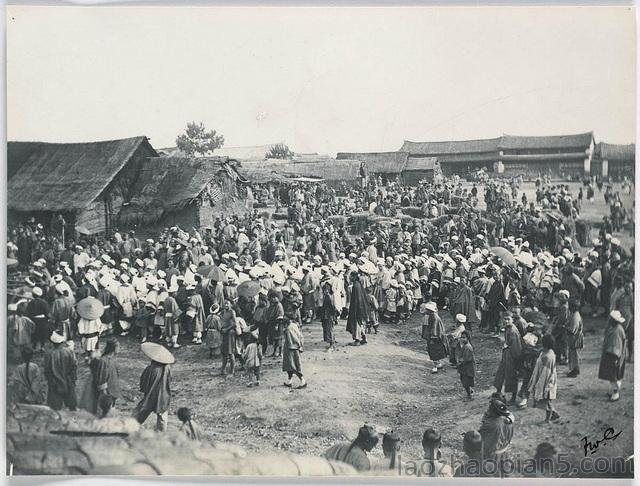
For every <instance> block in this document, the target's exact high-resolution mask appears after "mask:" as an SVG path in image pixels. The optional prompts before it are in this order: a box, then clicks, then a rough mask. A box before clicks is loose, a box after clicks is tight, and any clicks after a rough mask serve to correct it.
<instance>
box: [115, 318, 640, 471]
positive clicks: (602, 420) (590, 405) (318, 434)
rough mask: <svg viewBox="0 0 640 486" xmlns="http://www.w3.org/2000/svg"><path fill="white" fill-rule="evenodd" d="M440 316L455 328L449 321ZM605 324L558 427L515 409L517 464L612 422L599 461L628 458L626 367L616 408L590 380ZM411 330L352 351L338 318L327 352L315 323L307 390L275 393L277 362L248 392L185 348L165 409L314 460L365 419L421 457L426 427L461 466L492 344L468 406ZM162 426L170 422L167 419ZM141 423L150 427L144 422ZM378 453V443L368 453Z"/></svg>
mask: <svg viewBox="0 0 640 486" xmlns="http://www.w3.org/2000/svg"><path fill="white" fill-rule="evenodd" d="M441 314H442V315H443V317H444V318H445V322H446V325H447V326H448V327H450V326H452V320H451V318H450V317H449V315H448V314H446V313H445V312H442V313H441ZM603 325H604V322H603V321H602V320H597V321H593V320H589V319H587V323H586V328H587V334H586V337H585V349H584V350H583V352H582V374H581V375H580V376H579V377H578V378H576V379H570V378H566V377H565V376H564V374H565V372H566V367H564V366H561V367H559V373H558V374H559V391H558V396H559V399H558V400H557V401H556V408H557V409H558V411H559V413H560V414H561V416H562V418H561V420H560V421H559V422H557V423H556V424H552V425H547V426H545V425H542V424H541V422H542V419H543V418H544V412H543V411H542V410H538V409H535V408H528V409H526V410H522V411H520V410H516V411H515V414H516V421H517V422H516V432H515V434H514V439H513V443H512V451H513V452H514V453H520V454H521V455H522V458H523V459H528V458H530V457H531V456H532V455H533V452H534V450H535V447H536V445H537V444H538V443H540V442H542V441H549V442H551V443H553V444H554V445H556V447H557V448H558V449H559V450H560V451H561V452H566V453H568V454H570V455H575V456H576V457H580V456H583V452H582V444H581V438H582V437H583V436H587V437H589V438H590V439H591V440H592V442H595V440H597V439H599V438H601V437H602V434H603V431H604V430H605V429H606V428H607V427H609V426H610V427H613V428H614V429H615V431H616V432H618V431H622V434H621V435H620V436H619V437H618V439H617V440H616V441H615V442H610V443H608V444H607V445H606V446H602V447H601V448H600V450H599V451H598V453H597V457H600V456H603V457H604V456H624V457H626V456H629V455H630V454H632V453H633V446H632V444H633V442H632V440H633V439H632V438H633V430H632V427H633V389H632V383H633V365H629V366H628V368H627V376H626V377H625V379H624V384H623V393H622V395H621V400H620V401H619V402H617V403H613V404H611V403H609V402H608V401H607V397H606V391H607V386H606V385H607V384H606V383H605V382H603V381H601V380H598V379H597V368H598V360H599V356H600V346H601V342H602V326H603ZM419 326H420V321H419V317H418V316H417V315H416V317H414V318H412V319H411V320H409V321H408V322H406V323H404V324H400V325H386V326H384V325H383V326H381V331H380V334H378V335H372V336H371V337H370V344H368V345H366V346H359V347H352V346H348V345H347V343H348V342H349V341H350V336H349V335H348V334H347V333H346V331H344V329H343V323H342V321H341V323H340V326H339V328H338V332H337V335H338V340H339V346H338V349H337V351H335V352H333V353H327V352H325V345H324V343H323V342H322V330H321V326H320V324H319V323H318V322H314V323H312V324H311V325H308V326H305V327H304V328H303V333H304V336H305V352H304V353H303V354H302V365H303V370H304V373H305V377H306V378H307V380H308V382H309V386H308V387H307V388H306V389H304V390H290V389H289V388H286V387H284V386H283V381H284V378H285V374H284V373H283V372H282V371H281V363H280V361H279V360H276V359H275V358H269V357H267V358H266V359H265V360H264V363H263V364H264V366H263V378H262V381H261V385H260V387H259V388H247V387H246V386H245V384H246V383H247V382H248V381H249V380H248V378H247V377H246V376H245V375H244V374H243V373H236V376H235V377H228V378H226V379H223V378H221V377H219V376H216V375H217V372H218V369H217V368H218V366H219V364H220V361H219V359H215V360H209V359H208V350H207V349H206V348H204V347H203V346H184V347H183V348H181V349H180V350H178V351H177V352H176V353H175V354H176V357H177V362H176V364H175V365H173V383H174V387H173V388H174V390H175V396H174V400H173V403H172V412H175V410H176V409H177V408H178V407H180V406H189V407H191V408H192V409H193V410H194V411H195V412H196V413H197V417H198V421H199V423H200V424H201V425H202V426H203V428H204V430H205V432H206V434H207V436H208V438H210V439H211V440H215V441H225V442H233V443H236V444H239V445H242V446H243V447H246V448H248V449H252V450H262V451H277V450H287V451H290V452H296V453H306V454H320V453H321V452H322V451H323V450H324V449H326V448H327V447H329V446H330V445H332V444H334V443H335V442H337V441H341V440H346V439H347V438H349V437H352V436H353V434H354V433H355V432H356V431H357V428H358V427H359V426H360V425H361V424H362V423H364V422H368V423H371V424H374V425H375V426H376V427H377V428H378V429H379V430H381V431H384V430H386V429H388V428H392V429H394V430H395V431H396V432H397V433H399V435H400V436H401V437H402V439H403V449H402V450H403V458H407V459H408V458H418V457H419V456H420V440H421V436H422V432H423V431H424V430H425V428H427V427H429V426H432V427H435V428H437V429H439V430H440V431H441V432H442V434H443V441H444V444H443V445H444V453H445V455H446V457H447V460H450V454H453V457H458V458H459V457H460V455H461V445H462V444H461V442H462V441H461V434H463V433H464V432H465V431H467V430H471V429H477V428H478V427H479V424H480V420H481V417H482V413H483V412H484V410H485V409H486V406H487V399H488V397H489V395H490V394H491V392H492V391H493V387H492V386H491V383H492V380H493V375H494V372H495V370H496V368H497V357H498V356H499V349H500V347H501V341H500V340H499V339H495V338H490V337H486V336H485V335H482V334H480V333H476V337H475V340H474V347H475V353H476V361H477V373H478V376H477V380H476V385H477V386H476V392H477V393H476V398H475V400H473V401H472V402H465V401H462V400H461V399H462V397H463V394H464V393H463V390H462V387H461V385H460V382H459V379H458V375H457V373H456V371H455V369H454V368H450V367H449V366H448V365H447V367H446V368H445V369H444V371H443V372H440V373H438V374H436V375H432V374H431V373H430V372H429V370H430V366H429V365H430V361H429V360H428V356H427V354H426V352H425V345H424V342H423V341H422V340H421V339H420V334H419ZM125 343H126V344H125V346H124V347H123V351H122V354H121V356H120V370H121V375H122V380H123V382H124V383H125V387H124V393H125V397H124V399H123V400H121V403H119V404H118V408H119V409H120V411H121V412H122V413H129V412H130V411H131V409H132V408H133V406H134V405H135V401H136V400H137V399H138V397H139V395H138V393H137V391H136V388H137V380H138V378H139V376H140V373H141V371H142V369H143V367H144V366H145V364H146V361H145V359H144V356H142V355H141V353H140V352H139V351H138V349H139V348H138V345H137V343H135V342H134V341H133V340H127V341H126V342H125ZM294 383H295V378H294ZM170 422H171V426H172V427H176V426H177V424H176V418H175V416H172V417H171V419H170ZM145 426H146V427H152V426H153V421H152V420H149V421H148V423H147V424H145ZM380 454H381V451H380V448H379V447H378V448H377V449H376V451H374V456H379V455H380Z"/></svg>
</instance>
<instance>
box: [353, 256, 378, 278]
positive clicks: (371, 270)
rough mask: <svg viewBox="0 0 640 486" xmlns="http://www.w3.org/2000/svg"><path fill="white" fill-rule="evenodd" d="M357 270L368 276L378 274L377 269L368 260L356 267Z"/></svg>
mask: <svg viewBox="0 0 640 486" xmlns="http://www.w3.org/2000/svg"><path fill="white" fill-rule="evenodd" d="M358 269H359V270H360V271H361V272H364V273H366V274H368V275H375V274H376V273H378V267H376V265H375V264H374V263H373V262H371V261H369V260H364V261H363V262H362V264H360V265H358Z"/></svg>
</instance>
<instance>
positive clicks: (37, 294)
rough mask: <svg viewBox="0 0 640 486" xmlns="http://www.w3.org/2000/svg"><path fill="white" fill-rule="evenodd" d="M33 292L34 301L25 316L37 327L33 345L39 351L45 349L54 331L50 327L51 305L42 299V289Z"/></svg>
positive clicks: (35, 289) (31, 301) (36, 288)
mask: <svg viewBox="0 0 640 486" xmlns="http://www.w3.org/2000/svg"><path fill="white" fill-rule="evenodd" d="M32 292H33V295H34V299H33V300H30V301H29V303H28V304H27V309H26V311H25V315H26V316H27V317H28V318H29V319H31V320H32V321H33V322H34V324H35V325H36V331H35V333H34V336H33V344H34V348H35V350H36V351H38V350H39V349H44V345H45V343H46V342H47V341H48V340H49V336H51V332H52V331H53V329H52V328H51V326H50V325H49V304H48V303H47V301H46V300H44V299H43V298H42V295H43V292H42V289H41V288H40V287H34V289H33V291H32Z"/></svg>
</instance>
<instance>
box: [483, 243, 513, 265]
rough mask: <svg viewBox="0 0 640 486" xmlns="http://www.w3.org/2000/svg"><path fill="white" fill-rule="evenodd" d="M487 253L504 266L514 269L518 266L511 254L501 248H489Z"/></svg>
mask: <svg viewBox="0 0 640 486" xmlns="http://www.w3.org/2000/svg"><path fill="white" fill-rule="evenodd" d="M489 251H490V252H491V253H493V254H494V255H495V256H497V257H498V258H500V259H501V260H502V262H503V263H504V264H505V265H509V266H510V267H516V266H517V265H518V262H516V258H515V257H514V256H513V253H511V252H510V251H509V250H507V249H506V248H502V247H501V246H492V247H491V248H489Z"/></svg>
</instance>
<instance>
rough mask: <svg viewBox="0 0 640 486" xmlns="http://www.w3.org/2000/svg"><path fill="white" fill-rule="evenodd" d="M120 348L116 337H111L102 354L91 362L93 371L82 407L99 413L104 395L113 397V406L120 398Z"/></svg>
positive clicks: (86, 387)
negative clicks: (117, 359)
mask: <svg viewBox="0 0 640 486" xmlns="http://www.w3.org/2000/svg"><path fill="white" fill-rule="evenodd" d="M118 348H119V344H118V341H117V340H116V338H113V337H112V338H110V339H109V340H108V341H107V343H106V345H105V348H104V351H103V353H102V356H100V357H99V358H95V359H93V360H91V362H90V363H89V370H90V371H91V373H90V375H89V377H88V381H87V383H86V384H85V388H84V390H83V393H82V398H81V399H80V408H84V409H85V410H87V411H89V412H91V413H92V414H94V415H97V414H98V413H99V407H98V402H99V399H100V397H101V396H102V395H108V396H109V397H110V398H111V406H112V407H113V406H114V405H115V402H116V401H117V400H118V398H120V380H119V378H118V367H117V364H116V354H117V353H118Z"/></svg>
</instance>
